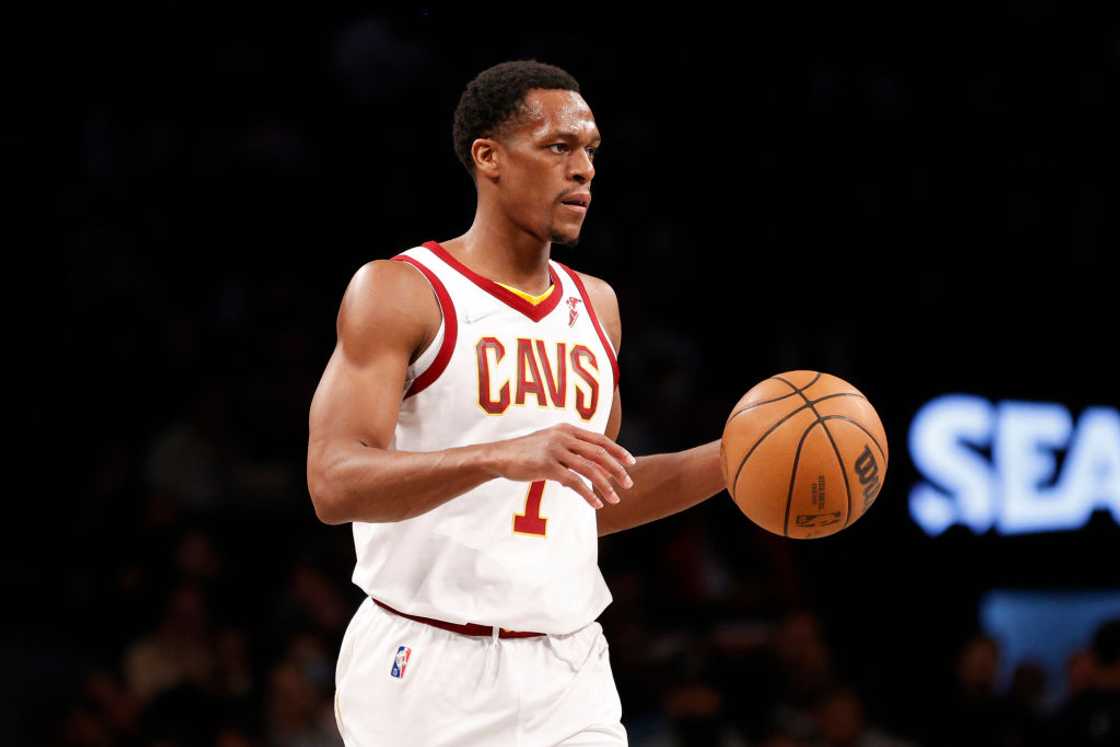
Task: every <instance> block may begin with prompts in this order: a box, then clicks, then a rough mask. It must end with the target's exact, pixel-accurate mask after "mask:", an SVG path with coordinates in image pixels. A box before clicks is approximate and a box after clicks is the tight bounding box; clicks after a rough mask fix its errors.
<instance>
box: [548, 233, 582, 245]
mask: <svg viewBox="0 0 1120 747" xmlns="http://www.w3.org/2000/svg"><path fill="white" fill-rule="evenodd" d="M552 243H553V244H562V245H563V246H579V234H578V233H577V234H575V235H574V236H564V235H563V234H559V233H554V234H552Z"/></svg>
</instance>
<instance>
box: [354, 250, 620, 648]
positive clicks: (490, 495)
mask: <svg viewBox="0 0 1120 747" xmlns="http://www.w3.org/2000/svg"><path fill="white" fill-rule="evenodd" d="M393 259H394V260H396V261H401V262H407V263H408V264H410V265H412V266H413V267H415V268H416V269H417V270H419V271H420V272H421V273H422V274H423V275H424V277H425V278H426V279H427V280H428V283H429V284H430V285H431V286H432V289H433V290H434V291H435V294H436V297H437V299H438V300H439V306H440V309H441V311H442V320H441V322H440V328H439V331H438V333H437V334H436V337H435V339H434V340H433V341H432V343H431V345H429V346H428V347H427V348H426V349H425V350H424V352H423V353H422V354H421V355H420V356H419V357H418V358H417V359H416V361H415V362H413V363H412V364H411V365H410V366H409V368H408V373H407V376H406V380H405V385H404V391H403V392H402V393H401V397H402V398H401V407H400V415H399V417H398V420H397V426H396V430H395V432H394V436H393V442H392V444H391V445H390V448H392V449H396V450H399V451H437V450H440V449H448V448H452V447H456V446H467V445H470V444H479V443H485V442H491V441H498V440H504V439H509V438H515V437H518V436H523V435H526V434H528V433H532V432H533V431H536V430H540V429H542V428H547V427H549V426H552V425H557V424H560V423H571V424H572V425H575V426H578V427H580V428H585V429H588V430H593V431H595V432H597V433H604V432H605V430H606V427H607V419H608V417H609V415H610V411H611V404H612V402H613V400H614V390H615V385H616V383H617V381H618V364H617V361H616V359H615V351H614V348H613V347H612V345H611V343H610V340H608V339H607V336H606V335H605V334H604V331H603V329H602V327H601V325H600V324H599V321H598V319H597V318H596V316H595V312H594V310H593V308H592V306H591V301H590V299H589V298H588V295H587V291H586V289H585V288H584V287H583V283H582V281H581V280H580V279H579V276H578V275H577V274H576V273H575V272H574V271H572V270H570V269H568V268H567V267H566V266H564V265H562V264H560V263H559V262H555V261H552V260H549V274H550V275H551V279H552V283H553V284H554V286H555V287H554V289H553V291H552V293H551V294H550V295H549V296H548V297H547V298H546V299H544V300H543V301H541V302H540V303H539V304H538V305H535V306H534V305H532V304H530V303H529V302H528V301H526V300H524V299H523V298H521V297H519V296H518V295H517V294H515V293H512V292H511V291H509V290H507V289H506V288H503V287H502V286H501V285H499V284H498V283H495V282H494V281H492V280H490V279H488V278H484V277H482V276H481V275H478V274H476V273H475V272H473V271H472V270H471V269H470V268H468V267H466V266H465V265H463V264H462V263H460V262H459V261H458V260H456V259H455V258H454V257H453V256H451V254H449V253H448V252H447V251H446V250H445V249H444V248H443V247H442V246H440V245H439V244H438V243H436V242H434V241H429V242H427V243H425V244H424V245H423V246H418V247H414V248H411V249H409V250H407V251H405V252H402V253H401V254H398V255H397V256H395V257H393ZM585 482H587V483H588V484H590V482H589V481H587V480H585ZM353 527H354V545H355V549H356V551H357V564H356V565H355V568H354V576H353V581H354V583H355V584H357V585H358V586H359V587H360V588H361V589H362V590H363V591H365V592H366V593H367V594H369V595H370V596H373V597H375V598H376V599H378V600H380V601H382V602H384V603H385V604H388V605H389V606H391V607H394V608H395V609H398V610H401V611H402V612H408V613H410V614H413V615H422V616H425V617H432V618H436V619H439V620H445V621H448V622H454V623H467V622H473V623H481V624H483V625H495V626H499V627H504V628H508V629H511V630H531V631H537V632H541V633H553V634H564V633H570V632H573V631H575V630H578V629H579V628H581V627H583V626H584V625H586V624H588V623H590V622H592V621H594V620H595V619H596V618H597V617H598V616H599V614H600V613H601V612H602V611H603V609H605V608H606V606H607V605H608V604H610V602H611V595H610V592H609V591H608V589H607V585H606V583H605V581H604V580H603V576H602V574H601V573H600V571H599V565H598V532H597V527H596V512H595V509H593V508H592V507H591V506H590V505H588V503H587V501H586V500H584V499H583V497H582V496H580V495H579V494H578V493H576V492H575V491H574V490H572V489H570V488H567V487H565V486H563V485H561V484H559V483H557V482H553V481H538V482H532V483H530V482H515V481H512V480H507V479H504V478H495V479H493V480H489V481H487V482H484V483H482V484H481V485H479V486H477V487H475V488H473V489H471V490H469V491H467V492H465V493H463V494H461V495H459V496H456V497H455V498H452V499H451V500H449V501H447V502H446V503H444V504H442V505H440V506H438V507H437V508H435V509H433V510H431V511H429V512H427V513H425V514H422V515H420V516H416V517H413V518H411V519H406V520H404V521H399V522H392V523H366V522H354V524H353Z"/></svg>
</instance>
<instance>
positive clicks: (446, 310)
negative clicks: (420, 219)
mask: <svg viewBox="0 0 1120 747" xmlns="http://www.w3.org/2000/svg"><path fill="white" fill-rule="evenodd" d="M393 260H394V261H397V262H407V263H408V264H410V265H412V266H413V267H415V268H416V269H417V270H419V271H420V272H422V273H424V277H426V278H427V279H428V282H429V283H431V284H432V289H433V290H435V292H436V298H437V299H438V300H439V307H440V310H441V311H443V343H442V344H441V345H440V346H439V352H438V353H436V359H435V360H434V361H432V365H430V366H428V367H427V368H426V369H424V372H423V373H422V374H420V375H419V376H417V377H416V380H415V381H413V382H412V386H410V387H409V388H408V391H407V392H405V393H404V397H402V399H408V398H409V397H411V396H412V395H414V394H419V393H420V392H422V391H424V390H425V389H427V388H428V387H429V386H431V385H432V383H433V382H435V380H436V379H438V378H439V376H440V374H442V373H443V372H444V370H445V369H446V368H447V364H448V363H450V362H451V353H452V351H454V350H455V339H456V338H457V337H458V336H459V320H458V317H456V316H455V304H453V303H451V295H450V294H449V293H448V292H447V288H445V287H444V285H443V283H442V282H441V281H440V279H439V278H438V277H436V274H435V273H434V272H432V271H431V270H429V269H428V268H427V267H425V266H424V265H422V264H421V263H420V262H418V261H416V260H415V259H414V258H412V257H408V256H405V255H403V254H398V255H397V256H395V257H393Z"/></svg>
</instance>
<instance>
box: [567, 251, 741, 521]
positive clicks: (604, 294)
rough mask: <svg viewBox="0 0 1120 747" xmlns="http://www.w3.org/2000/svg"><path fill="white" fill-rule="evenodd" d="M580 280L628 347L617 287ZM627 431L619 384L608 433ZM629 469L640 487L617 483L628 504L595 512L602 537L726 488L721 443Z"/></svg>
mask: <svg viewBox="0 0 1120 747" xmlns="http://www.w3.org/2000/svg"><path fill="white" fill-rule="evenodd" d="M580 278H581V279H582V280H583V284H584V286H585V287H586V288H587V295H588V296H589V297H590V300H591V303H592V305H593V306H594V307H595V313H596V315H597V316H598V317H599V323H600V324H602V325H603V332H604V333H605V334H606V335H607V337H609V338H610V341H611V343H612V344H613V345H614V349H615V352H616V353H618V352H619V351H620V350H621V345H622V319H621V317H620V315H619V313H618V297H617V296H615V292H614V289H613V288H611V286H610V285H609V284H608V283H606V282H605V281H603V280H600V279H599V278H596V277H593V276H591V275H585V274H584V273H582V272H581V273H580ZM621 429H622V399H621V398H620V396H619V390H618V387H617V386H616V387H615V390H614V399H613V401H612V404H611V414H610V418H609V419H608V421H607V432H606V435H607V437H608V438H609V439H611V440H612V441H616V440H617V439H618V433H619V431H620V430H621ZM628 471H629V473H630V479H631V480H633V481H634V486H633V487H632V488H624V487H622V486H621V485H619V484H618V483H615V482H613V481H612V486H613V487H614V490H615V492H616V493H617V494H618V496H619V498H621V499H622V500H621V501H620V502H619V503H607V502H606V501H603V508H601V509H600V510H599V511H597V512H596V514H595V516H596V518H597V520H598V522H599V536H600V537H602V536H603V535H604V534H611V533H613V532H620V531H622V530H623V529H629V528H631V527H636V526H640V525H642V524H648V523H649V522H651V521H655V520H657V519H661V518H663V517H666V516H670V515H672V514H675V513H677V512H678V511H683V510H685V509H686V508H691V507H692V506H695V505H696V504H697V503H700V502H702V501H705V500H707V499H708V498H711V497H712V496H713V495H715V494H716V493H718V492H720V491H721V490H723V489H724V481H723V471H722V470H721V469H720V464H719V441H718V440H716V441H711V442H709V443H706V444H703V445H701V446H697V447H695V448H692V449H686V450H685V451H677V452H674V453H671V454H650V455H649V456H639V457H638V462H637V464H635V465H633V466H632V467H629V468H628Z"/></svg>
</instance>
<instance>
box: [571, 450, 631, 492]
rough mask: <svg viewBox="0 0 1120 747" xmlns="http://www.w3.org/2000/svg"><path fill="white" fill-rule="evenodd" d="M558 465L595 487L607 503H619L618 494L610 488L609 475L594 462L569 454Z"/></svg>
mask: <svg viewBox="0 0 1120 747" xmlns="http://www.w3.org/2000/svg"><path fill="white" fill-rule="evenodd" d="M560 463H561V464H563V465H564V466H565V467H567V468H568V469H570V470H572V471H574V472H577V473H579V474H581V475H583V476H584V477H586V478H587V479H588V480H590V481H591V484H592V485H594V486H595V489H596V490H598V491H599V494H600V495H602V496H603V497H604V498H606V499H607V502H608V503H618V502H619V497H618V494H617V493H615V492H614V487H612V486H611V481H610V475H609V474H608V473H607V471H606V470H605V469H603V468H602V467H600V466H599V465H598V464H596V463H595V462H593V461H591V460H590V459H587V458H585V457H582V456H580V455H579V454H569V455H568V458H567V459H561V460H560Z"/></svg>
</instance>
